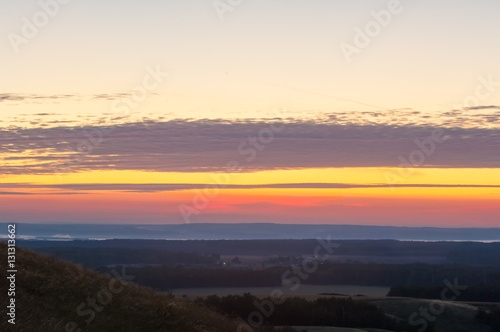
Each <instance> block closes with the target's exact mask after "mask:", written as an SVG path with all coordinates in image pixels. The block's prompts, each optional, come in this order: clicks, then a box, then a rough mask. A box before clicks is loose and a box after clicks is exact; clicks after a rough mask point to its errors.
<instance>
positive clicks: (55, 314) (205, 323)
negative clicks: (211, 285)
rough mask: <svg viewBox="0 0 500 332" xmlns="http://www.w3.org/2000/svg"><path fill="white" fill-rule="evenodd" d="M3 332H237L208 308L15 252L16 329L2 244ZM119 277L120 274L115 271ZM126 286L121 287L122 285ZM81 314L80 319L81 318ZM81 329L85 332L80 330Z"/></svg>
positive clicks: (1, 328) (63, 264)
mask: <svg viewBox="0 0 500 332" xmlns="http://www.w3.org/2000/svg"><path fill="white" fill-rule="evenodd" d="M0 257H2V258H1V259H2V260H4V262H5V263H2V264H1V266H2V270H3V271H2V278H1V281H0V292H1V294H2V296H1V297H2V301H1V302H2V303H1V306H0V315H1V322H0V331H30V332H35V331H43V332H48V331H75V332H76V331H100V332H106V331H120V332H127V331H173V332H175V331H179V332H191V331H193V332H195V331H203V332H212V331H213V332H224V331H231V332H234V331H236V329H237V325H236V323H234V322H233V321H231V320H228V319H227V318H225V317H223V316H221V315H219V314H216V313H214V312H212V311H210V310H208V309H207V308H204V307H199V306H197V305H195V304H193V303H190V302H187V301H183V300H181V299H175V298H174V297H173V296H169V295H164V294H159V293H156V292H154V291H152V290H150V289H148V288H145V287H140V286H137V285H135V284H131V283H129V282H128V283H127V282H126V280H125V279H127V278H126V277H125V278H121V280H120V278H118V277H112V276H107V275H101V274H97V273H95V272H92V271H90V270H86V269H83V268H81V267H79V266H77V265H74V264H71V263H67V262H63V261H59V260H57V259H54V258H49V257H46V256H43V255H40V254H36V253H33V252H31V251H29V250H22V249H20V248H19V247H18V248H16V268H17V275H16V290H15V299H16V319H15V322H16V324H15V325H13V324H10V323H8V322H7V319H8V318H9V317H8V316H7V313H6V306H7V296H6V294H7V290H8V288H9V285H8V284H7V279H6V277H5V273H6V270H7V267H6V263H7V246H6V244H5V243H4V242H1V241H0ZM117 272H118V273H117V275H121V274H122V271H121V270H119V271H117ZM122 281H123V283H122ZM77 310H79V313H78V312H77ZM80 329H81V330H80Z"/></svg>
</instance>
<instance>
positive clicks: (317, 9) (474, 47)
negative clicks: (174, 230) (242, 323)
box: [0, 0, 500, 227]
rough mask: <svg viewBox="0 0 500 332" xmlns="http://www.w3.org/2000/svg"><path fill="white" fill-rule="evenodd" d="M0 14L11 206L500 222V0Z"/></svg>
mask: <svg viewBox="0 0 500 332" xmlns="http://www.w3.org/2000/svg"><path fill="white" fill-rule="evenodd" d="M1 7H2V10H1V11H0V22H2V23H1V24H0V36H3V37H2V38H0V49H1V50H2V51H1V52H0V222H28V223H114V224H119V223H130V224H141V223H142V224H179V223H207V222H220V223H244V222H275V223H294V224H298V223H301V224H356V225H395V226H439V227H499V226H500V224H499V223H500V222H499V220H500V218H499V217H500V124H499V119H500V67H499V66H498V59H499V58H500V46H499V43H498V40H499V34H500V32H499V31H500V21H499V20H498V19H497V17H498V13H499V11H500V3H499V2H498V1H493V0H482V1H475V2H473V1H468V0H467V1H466V0H456V1H439V2H437V3H436V2H435V1H427V0H419V1H417V0H401V1H397V0H390V1H378V0H357V1H347V0H345V1H341V0H335V1H331V0H329V1H326V0H317V1H306V0H273V1H269V0H267V1H264V0H251V1H250V0H231V1H230V0H190V1H172V0H170V1H159V0H147V1H127V0H121V1H118V0H107V1H97V0H86V1H81V0H40V1H31V0H26V1H22V2H21V1H4V2H3V3H2V4H1Z"/></svg>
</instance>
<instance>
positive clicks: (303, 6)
mask: <svg viewBox="0 0 500 332" xmlns="http://www.w3.org/2000/svg"><path fill="white" fill-rule="evenodd" d="M388 3H389V1H378V0H377V1H375V0H370V1H368V0H366V1H347V0H346V1H326V0H322V1H306V0H286V1H285V0H281V1H269V0H267V1H266V0H244V1H242V3H241V4H240V5H239V6H236V7H235V8H234V10H233V11H231V12H227V13H226V15H225V19H224V20H223V21H221V20H220V19H219V17H218V15H217V12H216V10H215V9H214V6H213V2H212V1H211V0H189V1H159V0H149V1H123V0H122V1H118V0H107V1H102V0H101V1H98V0H86V1H82V0H72V1H70V2H69V3H68V4H66V5H61V8H60V10H59V12H58V14H57V15H56V16H55V17H54V18H51V19H50V21H49V23H48V24H47V25H46V26H45V27H42V28H40V30H39V33H38V34H37V35H36V36H35V37H34V38H32V39H29V42H28V43H27V44H26V45H20V47H19V53H17V54H16V53H15V52H14V51H13V49H12V47H11V45H10V42H9V39H8V38H7V34H8V33H9V32H14V33H17V34H21V28H22V25H23V23H22V18H23V17H27V18H29V19H31V17H32V16H33V14H35V13H36V12H37V11H39V10H40V6H39V4H38V1H31V0H29V1H28V0H27V1H22V2H20V1H4V2H3V3H2V11H1V12H0V21H1V22H2V24H1V25H0V34H1V35H2V36H4V37H3V38H2V39H1V42H0V47H1V48H2V50H3V51H2V53H1V54H0V63H1V67H0V75H1V80H0V93H30V94H40V95H44V94H65V93H72V94H82V95H87V94H88V95H92V94H96V93H118V92H126V91H129V90H130V89H131V88H132V87H133V86H134V85H136V84H138V83H139V82H140V81H141V79H142V77H143V76H144V74H145V67H146V66H148V65H150V66H155V65H159V66H161V68H163V69H164V70H165V71H168V72H169V73H170V76H169V79H168V81H167V82H165V84H162V86H161V87H160V88H158V90H156V91H155V93H157V95H154V96H152V97H151V98H150V99H149V100H148V102H147V103H145V104H144V105H143V106H141V107H143V108H145V110H144V111H145V112H149V113H158V114H163V113H165V114H166V113H174V114H177V115H179V116H182V115H185V116H186V117H205V116H211V117H226V116H231V115H230V114H240V115H245V116H251V115H252V114H260V113H262V112H264V113H265V112H271V110H272V109H274V108H276V107H280V106H286V107H287V108H288V109H289V110H291V111H295V112H304V111H311V112H316V111H317V112H337V111H351V110H352V111H365V110H370V111H371V110H377V109H379V110H383V109H394V108H413V109H415V110H418V111H426V112H433V111H447V110H449V109H450V108H452V106H453V105H454V104H458V103H461V102H462V100H463V99H464V98H466V97H467V96H469V95H470V94H473V93H474V89H475V88H476V87H477V85H478V77H479V76H481V75H482V76H487V75H493V77H494V78H497V80H498V81H500V71H499V66H498V59H500V47H499V40H500V39H499V31H500V20H498V14H499V13H500V3H499V2H498V1H493V0H483V1H472V0H459V1H456V0H455V1H439V2H436V1H428V0H420V1H416V0H413V1H411V0H406V1H405V0H402V1H401V6H402V12H401V13H399V14H397V15H394V16H393V17H392V20H391V23H390V24H389V25H388V26H387V27H384V28H382V30H381V33H380V34H379V35H378V36H376V37H374V38H373V39H372V42H371V44H370V45H369V46H368V47H366V48H364V49H362V50H361V53H360V54H356V55H354V56H353V57H352V61H351V63H347V61H346V59H345V58H344V56H343V54H342V52H341V50H340V47H339V45H340V44H341V43H342V42H346V43H352V42H353V38H354V35H355V30H354V29H355V28H356V27H359V28H364V26H365V25H366V24H367V23H368V22H370V21H372V20H373V18H372V17H371V14H370V12H371V11H372V10H377V11H379V10H381V9H385V8H387V5H388ZM351 101H356V102H359V103H354V102H351ZM361 103H363V104H368V105H373V107H372V106H362V105H361ZM481 103H482V104H485V105H486V104H487V105H491V104H496V105H498V104H500V93H499V92H496V93H493V94H491V96H489V97H488V98H487V100H484V101H483V100H482V101H481ZM79 105H80V106H78V107H76V106H75V105H71V107H69V105H54V104H53V103H52V102H50V105H49V106H44V105H24V106H22V107H19V105H16V107H13V106H9V105H7V104H6V103H4V105H0V107H2V108H3V109H4V110H5V111H3V112H2V116H4V115H5V114H6V113H8V114H10V115H12V114H13V113H16V112H19V113H23V112H28V113H30V112H37V111H47V110H48V109H49V108H50V109H55V110H57V111H58V112H69V113H71V112H72V110H73V111H74V110H75V109H76V108H77V109H79V112H87V111H88V112H102V109H105V107H104V108H102V107H103V106H102V105H94V104H90V103H88V104H85V103H80V104H79ZM75 107H76V108H75ZM68 108H71V109H72V110H68Z"/></svg>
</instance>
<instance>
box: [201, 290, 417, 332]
mask: <svg viewBox="0 0 500 332" xmlns="http://www.w3.org/2000/svg"><path fill="white" fill-rule="evenodd" d="M273 301H275V300H274V299H273V298H270V297H268V298H264V299H259V298H257V297H255V296H253V295H251V294H249V293H246V294H244V295H228V296H224V297H219V296H217V295H211V296H208V297H207V298H198V299H197V300H196V302H198V303H201V304H204V305H206V306H208V307H209V308H211V309H213V310H216V311H218V312H220V313H222V314H224V315H226V316H229V317H232V318H238V317H240V318H241V319H243V320H244V321H245V320H247V321H248V317H249V316H250V314H251V313H252V312H254V313H255V312H260V313H261V314H263V315H262V317H264V316H265V317H266V318H265V324H267V325H270V326H284V325H285V326H286V325H289V326H337V327H370V328H380V329H390V330H392V331H415V328H414V327H412V326H411V325H409V324H408V323H407V322H397V321H395V320H393V319H391V318H388V317H386V315H385V314H384V312H383V311H382V310H380V309H378V308H377V307H376V306H375V305H373V304H370V303H367V302H363V301H355V300H352V299H351V298H342V299H340V298H319V299H316V300H312V301H309V300H305V299H303V298H299V297H293V298H286V299H283V300H282V301H280V302H279V303H278V304H274V305H272V306H270V305H269V304H270V303H273ZM264 303H265V304H267V305H262V304H264ZM256 304H257V305H256ZM259 308H263V309H259ZM259 310H261V311H259Z"/></svg>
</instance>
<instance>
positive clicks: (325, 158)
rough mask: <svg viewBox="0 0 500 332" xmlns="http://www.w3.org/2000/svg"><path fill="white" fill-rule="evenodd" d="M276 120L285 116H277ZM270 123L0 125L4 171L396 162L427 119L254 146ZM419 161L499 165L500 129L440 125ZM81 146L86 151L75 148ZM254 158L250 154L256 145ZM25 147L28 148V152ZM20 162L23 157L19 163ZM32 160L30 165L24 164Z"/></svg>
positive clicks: (287, 128) (302, 127) (428, 128)
mask: <svg viewBox="0 0 500 332" xmlns="http://www.w3.org/2000/svg"><path fill="white" fill-rule="evenodd" d="M492 116H493V117H495V118H498V116H495V115H492ZM275 124H276V126H280V125H281V124H283V123H275ZM265 128H269V123H266V122H264V121H228V120H198V121H194V120H186V119H179V120H173V121H167V122H155V121H149V122H147V123H129V124H122V125H116V126H113V127H104V126H102V127H88V128H73V127H53V128H35V129H21V128H18V129H15V130H3V131H0V141H1V145H0V153H1V154H2V155H3V156H4V159H3V162H2V163H1V164H0V165H1V166H0V171H1V173H2V174H24V173H54V172H55V168H54V167H53V165H57V167H60V169H61V167H66V169H67V170H69V171H72V172H74V171H82V170H111V169H116V170H145V171H180V172H195V171H221V172H223V171H225V169H226V165H227V163H228V162H229V161H237V162H238V163H239V165H240V167H241V169H242V171H256V170H265V169H291V168H307V167H367V166H371V167H397V166H398V165H399V163H400V162H399V160H398V157H399V156H403V157H404V158H407V159H408V156H409V155H410V153H411V152H412V151H414V150H415V149H418V147H417V145H416V144H415V140H416V139H418V140H422V139H426V138H428V137H430V136H431V134H432V132H433V130H435V129H440V128H439V127H437V126H432V125H418V126H410V125H406V126H401V125H379V124H373V125H368V124H366V125H355V124H342V125H341V124H337V123H335V122H334V121H332V122H331V123H328V122H322V123H320V122H316V121H295V122H293V121H292V122H287V123H286V124H285V125H284V130H283V131H281V132H274V135H275V137H274V139H273V140H272V141H271V142H269V143H267V144H260V148H261V150H259V148H258V147H256V146H252V145H251V144H249V142H248V140H249V138H252V137H253V138H255V137H258V134H259V132H260V131H261V130H264V129H265ZM443 130H444V134H445V136H446V137H447V138H448V140H447V141H446V142H444V143H441V144H436V149H435V151H434V153H433V154H432V155H430V156H429V157H427V158H426V160H425V164H424V165H423V166H422V167H500V130H498V129H486V128H459V127H451V128H443ZM78 147H79V148H80V149H82V150H83V152H79V151H77V149H78ZM252 151H253V152H255V158H254V159H253V160H250V157H251V156H252V154H253V152H252ZM28 153H29V154H28ZM21 163H25V164H24V165H21ZM28 163H29V164H28ZM57 167H56V168H57Z"/></svg>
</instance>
